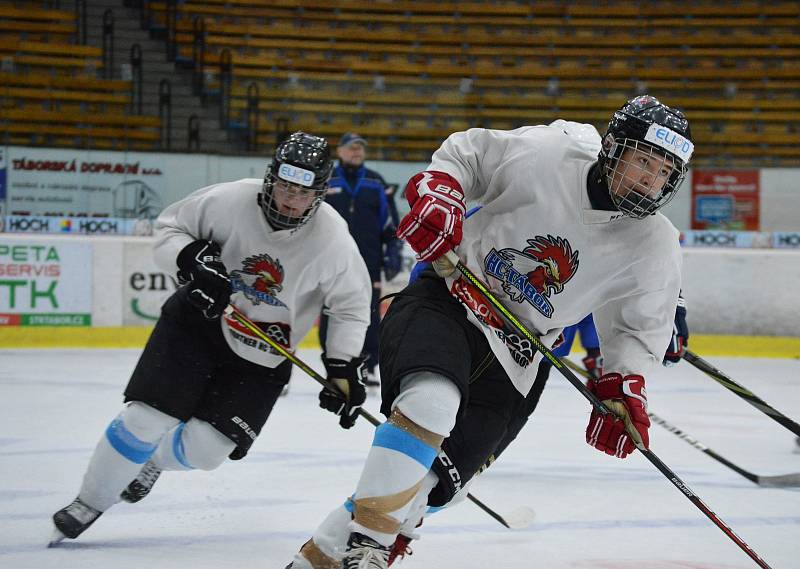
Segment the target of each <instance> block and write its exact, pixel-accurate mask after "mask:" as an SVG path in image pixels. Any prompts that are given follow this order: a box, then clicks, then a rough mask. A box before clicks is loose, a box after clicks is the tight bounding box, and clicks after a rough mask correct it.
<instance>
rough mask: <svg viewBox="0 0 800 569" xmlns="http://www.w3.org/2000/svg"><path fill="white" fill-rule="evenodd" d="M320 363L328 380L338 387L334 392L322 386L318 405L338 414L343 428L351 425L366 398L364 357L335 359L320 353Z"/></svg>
mask: <svg viewBox="0 0 800 569" xmlns="http://www.w3.org/2000/svg"><path fill="white" fill-rule="evenodd" d="M322 363H323V364H325V371H326V372H327V374H328V381H330V382H332V383H333V384H334V385H336V387H338V388H339V392H338V393H334V392H333V391H331V390H330V389H328V388H324V389H323V390H322V391H320V393H319V406H320V407H322V408H323V409H327V410H328V411H330V412H331V413H334V414H336V415H339V426H340V427H342V428H343V429H349V428H350V427H352V426H353V425H354V424H355V422H356V419H357V418H358V410H359V409H360V408H361V405H362V404H363V403H364V400H365V399H366V398H367V391H366V389H365V388H364V380H365V379H366V377H367V366H366V365H365V364H364V358H353V359H352V360H350V361H349V362H348V361H345V360H337V359H333V358H330V359H329V358H327V357H326V356H325V354H322Z"/></svg>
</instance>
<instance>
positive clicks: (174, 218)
mask: <svg viewBox="0 0 800 569" xmlns="http://www.w3.org/2000/svg"><path fill="white" fill-rule="evenodd" d="M332 169H333V164H332V160H331V157H330V149H329V147H328V143H327V142H326V141H325V139H323V138H320V137H317V136H313V135H310V134H306V133H302V132H298V133H294V134H292V135H291V136H289V137H288V138H287V139H286V140H285V141H284V142H282V143H280V144H279V145H278V146H277V147H276V149H275V156H274V159H273V160H272V163H271V164H270V166H269V168H268V169H267V173H266V175H265V178H264V179H263V180H258V179H243V180H238V181H235V182H228V183H221V184H215V185H213V186H209V187H206V188H202V189H200V190H197V191H196V192H194V193H192V194H190V195H189V196H188V197H186V198H185V199H183V200H181V201H179V202H177V203H175V204H173V205H171V206H169V207H168V208H166V209H165V210H164V211H163V213H162V214H161V215H160V216H159V218H158V220H157V222H156V242H155V257H156V261H157V262H158V263H159V264H160V265H161V266H162V267H163V268H164V270H166V271H169V272H170V273H172V272H175V271H177V274H178V277H179V279H180V280H181V281H182V282H184V283H185V284H184V285H183V286H181V287H180V288H179V289H178V290H177V291H176V292H175V293H174V294H173V295H172V296H171V297H170V298H169V299H168V300H167V301H166V303H165V304H164V306H163V308H162V312H161V317H160V318H159V320H158V322H157V323H156V326H155V328H154V330H153V333H152V335H151V337H150V339H149V340H148V342H147V346H146V347H145V349H144V352H143V353H142V355H141V358H140V359H139V362H138V364H137V366H136V368H135V370H134V371H133V374H132V376H131V379H130V382H129V383H128V386H127V388H126V389H125V402H126V405H125V407H124V408H123V410H122V412H121V413H120V414H119V415H118V416H117V417H116V418H115V419H114V420H113V421H112V422H111V424H110V425H109V427H108V429H107V430H106V432H105V433H104V434H103V436H102V437H101V439H100V441H99V443H98V444H97V447H96V449H95V451H94V454H93V456H92V458H91V460H90V462H89V467H88V469H87V472H86V474H85V476H84V479H83V484H82V486H81V489H80V492H79V493H78V496H77V498H76V499H75V501H74V502H72V503H71V504H70V505H68V506H67V507H65V508H63V509H61V510H59V511H58V512H56V514H55V515H54V516H53V521H54V523H55V526H56V535H55V537H54V542H57V541H59V540H60V539H63V538H64V537H67V538H73V539H74V538H76V537H77V536H78V535H80V534H81V533H82V532H83V531H84V530H86V529H87V528H88V527H89V526H90V525H91V524H92V523H94V521H95V520H96V519H97V518H98V517H99V516H100V515H101V514H102V513H103V512H105V511H106V510H107V509H108V508H110V507H111V506H112V505H114V504H115V503H116V502H118V501H119V500H120V499H123V500H126V501H128V502H136V501H138V500H140V499H141V498H143V497H144V496H145V495H146V494H147V493H148V492H149V490H150V488H152V485H153V484H154V483H155V480H156V479H157V478H158V476H159V474H160V473H161V471H162V470H190V469H193V468H199V469H203V470H212V469H214V468H216V467H218V466H219V465H220V464H221V463H222V462H223V461H224V460H225V458H227V457H229V456H230V458H231V459H240V458H242V457H244V456H245V455H246V454H247V451H248V449H249V448H250V446H251V444H252V443H253V441H254V440H255V438H256V437H257V436H258V434H259V433H260V432H261V428H262V427H263V426H264V423H265V422H266V420H267V418H268V417H269V414H270V412H271V411H272V408H273V406H274V404H275V401H276V399H277V398H278V395H279V394H280V392H281V389H282V388H283V386H284V385H285V384H286V383H287V382H288V381H289V375H290V373H291V363H290V362H289V361H286V360H285V359H284V358H283V356H281V355H279V354H278V353H277V352H276V351H275V350H274V349H273V348H271V347H270V346H268V345H267V344H266V343H264V342H263V341H261V340H259V339H258V338H257V337H256V336H255V335H253V334H252V333H251V332H250V331H248V330H247V329H246V328H243V327H242V326H240V325H239V324H238V322H237V321H236V320H234V319H233V318H229V317H228V316H226V315H225V313H224V310H225V308H226V306H227V305H228V304H229V303H232V304H233V305H235V306H236V307H238V308H239V309H240V310H241V311H242V312H243V313H244V314H245V315H247V316H248V318H250V319H251V320H253V321H254V322H256V324H257V325H258V326H259V327H260V328H262V329H263V331H264V332H265V333H266V334H267V335H269V336H270V337H271V338H272V339H274V340H276V341H277V342H279V343H280V344H281V345H282V346H284V347H285V348H286V349H287V350H289V351H292V350H294V349H295V348H296V346H297V344H298V343H299V342H300V341H301V340H302V339H303V337H304V336H305V335H306V334H307V333H308V331H309V330H310V329H311V327H312V325H313V324H314V322H315V320H316V318H317V316H318V315H319V311H320V309H321V308H322V306H323V305H325V306H326V307H328V314H329V316H330V320H329V333H328V339H327V343H326V345H325V346H324V349H325V352H324V354H323V363H324V364H325V367H326V371H327V375H328V378H329V379H331V380H332V381H334V382H335V383H336V384H337V385H338V386H339V387H341V388H342V392H343V393H344V394H345V395H339V394H335V393H333V392H330V391H327V390H323V391H322V392H321V393H320V406H321V407H323V408H325V409H327V410H330V411H332V412H334V413H336V414H338V415H340V419H339V424H340V425H341V426H342V427H344V428H350V427H351V426H352V425H353V423H354V421H355V419H356V417H357V413H358V408H359V406H360V405H361V404H362V403H363V402H364V399H365V390H364V386H363V380H364V378H365V372H364V365H363V358H362V357H361V355H360V354H361V348H362V346H363V344H364V335H365V333H366V329H367V326H368V325H369V310H370V295H371V288H372V285H371V281H370V279H369V274H368V273H367V269H366V266H365V265H364V261H363V260H362V258H361V255H360V254H359V251H358V248H357V247H356V244H355V242H354V241H353V238H352V237H351V236H350V233H349V231H348V228H347V224H346V223H345V222H344V220H343V219H342V218H341V217H340V216H339V215H338V214H337V213H336V211H335V210H334V209H333V208H332V207H330V206H329V205H328V204H326V203H324V201H323V200H324V195H325V191H326V189H327V186H328V180H329V178H330V175H331V171H332ZM229 271H230V272H229Z"/></svg>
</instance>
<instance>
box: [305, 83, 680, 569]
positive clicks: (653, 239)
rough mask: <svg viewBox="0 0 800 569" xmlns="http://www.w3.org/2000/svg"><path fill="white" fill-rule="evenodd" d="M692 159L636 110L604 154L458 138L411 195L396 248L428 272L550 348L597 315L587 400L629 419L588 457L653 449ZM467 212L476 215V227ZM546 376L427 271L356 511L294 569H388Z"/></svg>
mask: <svg viewBox="0 0 800 569" xmlns="http://www.w3.org/2000/svg"><path fill="white" fill-rule="evenodd" d="M693 150H694V145H693V144H692V141H691V133H690V129H689V124H688V121H687V120H686V118H685V117H684V116H683V114H682V113H681V112H679V111H677V110H674V109H671V108H669V107H667V106H666V105H663V104H661V103H660V102H659V101H658V100H657V99H655V98H654V97H650V96H641V97H637V98H635V99H632V100H630V101H628V102H627V103H625V104H624V105H623V106H622V107H621V108H620V109H619V110H618V111H617V112H615V113H614V115H613V117H612V119H611V121H610V123H609V125H608V129H607V131H606V133H605V134H604V135H603V137H602V138H601V137H600V135H599V134H598V133H597V131H596V130H595V129H594V128H593V127H591V126H590V125H581V124H577V123H572V122H568V121H564V120H558V121H555V122H553V123H552V124H550V125H542V126H532V127H523V128H519V129H516V130H513V131H497V130H488V129H477V128H476V129H471V130H468V131H466V132H459V133H455V134H453V135H451V136H450V137H449V138H448V139H447V140H446V141H445V142H444V143H443V144H442V146H441V147H440V148H439V149H438V150H437V151H436V152H435V153H434V155H433V158H432V161H431V164H430V166H429V167H428V169H427V170H426V171H424V172H421V173H420V174H417V175H416V176H414V177H413V178H412V179H411V180H410V181H409V183H408V185H407V186H406V189H405V195H406V198H407V199H408V201H409V204H410V207H411V210H410V212H409V214H408V215H407V216H406V217H405V218H404V219H403V221H402V222H401V224H400V227H399V229H398V235H399V236H400V237H402V238H404V239H405V240H406V241H408V242H409V244H410V245H411V247H412V248H413V249H414V250H415V251H416V252H417V255H418V257H419V258H420V260H422V261H432V260H435V259H437V258H438V257H440V256H441V255H443V254H444V253H445V252H447V251H449V250H451V249H452V250H454V251H455V252H456V253H457V254H458V256H459V257H460V259H461V260H462V261H463V262H464V263H465V264H466V265H467V266H468V267H469V268H470V269H471V270H472V271H473V272H474V273H475V274H476V275H478V276H479V277H481V278H482V279H483V281H484V283H485V284H486V285H487V287H488V288H489V289H490V290H491V291H492V293H493V294H494V295H495V296H496V297H497V298H499V299H500V300H501V302H503V303H504V304H505V306H506V307H507V308H508V309H509V310H510V311H511V312H512V313H514V314H515V315H516V316H517V318H518V319H519V320H520V321H522V323H523V324H525V325H526V327H527V328H528V329H530V330H532V331H534V332H535V333H537V334H538V335H539V336H540V337H541V339H542V342H543V343H545V344H546V345H548V346H552V345H553V343H554V341H555V340H556V338H557V337H558V336H559V335H560V332H561V329H562V328H564V327H565V326H568V325H571V324H574V323H575V322H578V321H580V320H581V319H582V318H583V317H584V316H585V315H586V314H589V313H592V314H594V319H595V324H596V326H597V330H598V334H599V338H600V345H601V349H602V352H603V355H604V357H605V367H604V374H603V375H602V376H601V377H599V378H596V379H593V380H592V381H591V382H590V389H591V390H592V391H593V392H594V393H595V394H596V395H597V397H598V398H600V399H601V400H603V401H604V402H605V403H606V405H608V406H609V407H612V408H613V409H614V411H615V413H617V414H618V416H608V417H604V416H602V415H600V414H598V413H597V412H594V411H593V412H592V414H591V417H590V421H589V425H588V427H587V428H586V441H587V442H588V443H589V444H591V445H592V446H594V447H596V448H597V449H599V450H601V451H603V452H605V453H607V454H609V455H613V456H616V457H619V458H625V457H626V456H627V455H628V454H629V453H630V452H632V451H633V449H634V448H635V447H634V444H633V441H632V439H631V437H634V438H635V439H636V440H637V441H638V442H641V444H643V445H644V446H645V447H646V446H647V445H648V441H649V439H648V428H649V425H650V422H649V419H648V417H647V413H646V405H647V399H646V397H647V395H646V390H645V377H646V375H647V374H648V371H649V370H650V369H651V368H652V367H653V366H654V365H656V364H657V363H658V362H660V361H661V360H662V359H663V357H664V354H665V350H666V347H667V345H668V343H669V340H670V336H671V332H672V322H673V317H674V315H675V308H676V304H677V300H678V292H679V288H680V268H681V257H680V250H679V244H678V234H677V230H676V229H675V228H674V227H673V226H672V224H671V223H670V222H669V220H667V218H666V217H664V216H663V215H662V214H660V213H658V210H659V209H660V208H661V207H663V206H664V205H665V204H666V203H667V202H669V200H671V199H672V198H673V197H674V196H675V193H676V192H677V190H678V188H679V186H680V184H681V182H682V180H683V178H684V176H685V174H686V170H687V166H688V163H689V160H690V158H691V155H692V152H693ZM468 200H470V201H476V202H479V203H481V204H482V208H481V209H480V211H478V212H477V213H475V214H474V215H472V216H471V217H470V218H469V220H467V221H466V222H464V221H463V220H464V212H465V207H464V204H465V202H466V201H468ZM540 360H541V356H540V355H539V354H538V353H537V352H536V350H535V349H534V348H533V346H531V345H530V344H529V342H527V341H526V340H525V339H524V338H522V337H519V336H518V335H516V334H514V333H513V332H511V331H509V329H508V328H507V327H505V326H504V325H503V322H502V320H501V318H500V317H499V316H498V315H497V314H496V313H495V311H494V310H493V308H492V307H491V306H489V305H488V304H487V303H486V302H484V301H483V300H482V298H481V296H480V295H479V294H478V293H477V291H476V290H475V289H474V288H473V287H472V286H471V285H470V284H469V283H468V282H466V281H465V280H464V279H462V278H459V275H458V273H456V274H453V275H451V276H448V277H447V278H441V277H439V276H438V275H437V274H436V273H435V272H434V271H433V270H432V269H429V270H427V271H423V272H422V273H421V275H420V277H419V278H418V279H417V280H416V281H415V282H414V283H412V284H411V285H409V286H408V287H407V288H406V289H405V290H404V291H403V292H402V293H401V294H400V295H399V296H398V297H397V298H396V299H395V300H394V301H393V302H392V305H391V306H390V308H389V311H388V312H387V314H386V316H385V317H384V320H383V323H382V327H381V354H380V362H381V377H382V381H383V383H382V406H381V411H382V412H383V413H384V414H385V415H386V416H387V417H388V421H387V422H386V423H384V424H383V425H381V426H380V427H379V428H378V429H377V431H376V434H375V439H374V442H373V445H372V447H371V449H370V452H369V454H368V456H367V459H366V463H365V465H364V468H363V472H362V475H361V477H360V479H359V481H358V484H357V486H356V488H355V493H354V494H353V496H351V498H350V499H348V500H347V501H346V502H345V506H343V507H340V508H338V509H337V510H335V511H334V512H333V513H332V514H331V515H330V516H328V518H327V519H326V520H325V521H324V522H323V524H322V525H321V526H320V527H319V528H318V529H317V531H316V532H315V533H314V536H313V538H312V539H311V540H309V541H308V542H306V544H304V545H303V547H302V548H301V550H300V552H299V553H298V554H297V555H296V556H295V558H294V560H293V562H292V564H291V565H290V567H291V568H292V569H308V568H314V569H320V568H325V569H330V568H334V567H336V568H338V567H342V568H344V569H355V568H359V567H368V568H370V569H381V568H383V567H386V566H387V563H388V559H389V556H390V553H391V549H392V546H393V544H396V541H395V540H396V538H397V535H398V533H399V531H400V528H401V524H404V523H405V524H408V523H409V521H411V522H413V521H414V519H415V517H417V516H418V515H419V512H420V511H421V509H424V506H425V503H426V502H427V504H429V505H431V506H441V505H443V504H446V503H448V502H450V501H451V499H452V498H453V496H454V495H456V493H457V492H458V491H459V489H460V488H463V487H464V485H466V484H467V483H468V482H469V480H471V479H472V477H473V476H474V475H475V473H476V472H477V471H478V470H479V469H480V468H481V466H482V465H483V464H484V463H485V462H486V460H487V458H488V457H490V456H491V455H492V454H493V453H494V452H495V451H496V450H498V447H499V445H501V444H504V442H505V436H506V434H507V432H508V430H509V429H510V428H513V423H514V421H515V420H517V419H518V418H519V417H520V416H521V414H524V413H525V406H526V396H527V395H529V393H531V388H532V386H533V384H534V380H535V379H536V375H537V369H538V368H539V365H538V364H539V362H540ZM344 524H346V525H345V529H344V530H343V529H342V526H343V525H344ZM405 527H406V529H407V527H408V526H407V525H406V526H405Z"/></svg>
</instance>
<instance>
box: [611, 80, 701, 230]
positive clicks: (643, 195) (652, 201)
mask: <svg viewBox="0 0 800 569" xmlns="http://www.w3.org/2000/svg"><path fill="white" fill-rule="evenodd" d="M693 152H694V144H693V143H692V134H691V130H690V128H689V121H688V120H687V119H686V117H685V116H684V115H683V113H682V112H680V111H679V110H676V109H671V108H670V107H668V106H666V105H663V104H662V103H660V102H659V101H658V99H656V98H655V97H652V96H650V95H642V96H639V97H636V98H634V99H631V100H630V101H627V102H626V103H625V104H624V105H623V106H622V107H621V108H620V109H619V110H618V111H617V112H615V113H614V116H613V117H612V118H611V122H609V123H608V129H607V131H606V134H605V135H604V136H603V143H602V147H601V149H600V154H599V156H598V165H599V166H600V169H601V172H602V174H603V178H604V180H605V182H606V185H607V186H608V192H609V196H610V198H611V200H612V201H613V203H614V205H615V206H616V207H617V209H618V210H619V211H620V212H622V213H623V214H625V215H626V216H628V217H632V218H635V219H643V218H645V217H647V216H649V215H652V214H654V213H655V212H656V211H658V210H659V209H660V208H662V207H663V206H664V205H666V204H667V203H669V201H670V200H672V199H673V198H674V197H675V194H676V193H677V191H678V189H679V188H680V185H681V182H683V179H684V178H685V177H686V172H687V170H688V164H689V160H690V159H691V157H692V153H693Z"/></svg>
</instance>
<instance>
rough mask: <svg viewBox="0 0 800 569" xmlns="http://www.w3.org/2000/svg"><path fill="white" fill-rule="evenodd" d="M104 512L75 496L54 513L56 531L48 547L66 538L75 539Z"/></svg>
mask: <svg viewBox="0 0 800 569" xmlns="http://www.w3.org/2000/svg"><path fill="white" fill-rule="evenodd" d="M102 514H103V512H99V511H97V510H95V509H94V508H92V507H91V506H87V505H86V504H84V503H83V502H82V501H81V500H80V498H75V500H73V502H72V503H71V504H70V505H69V506H67V507H66V508H62V509H61V510H59V511H57V512H56V513H55V514H53V524H54V525H55V526H56V527H55V532H54V533H53V537H52V538H51V539H50V543H49V544H48V547H53V546H55V545H57V544H58V543H59V542H61V541H63V540H64V539H67V538H68V539H75V538H76V537H78V536H79V535H81V534H82V533H83V532H85V531H86V530H87V529H89V526H90V525H92V524H93V523H94V522H95V521H96V520H97V518H99V517H100V516H101V515H102Z"/></svg>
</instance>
